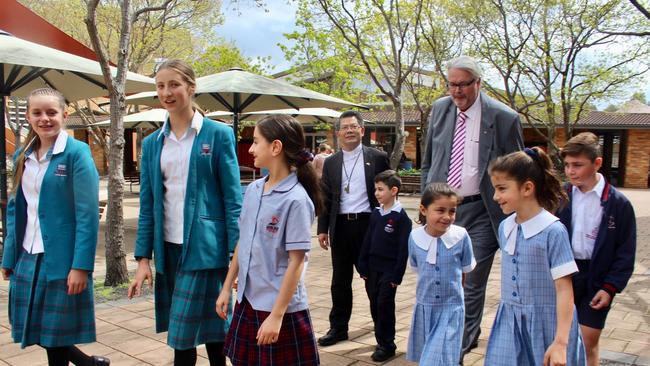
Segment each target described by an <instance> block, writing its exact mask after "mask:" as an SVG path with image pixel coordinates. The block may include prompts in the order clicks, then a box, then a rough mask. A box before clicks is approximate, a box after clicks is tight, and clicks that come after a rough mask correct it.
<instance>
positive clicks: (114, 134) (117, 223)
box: [104, 85, 129, 286]
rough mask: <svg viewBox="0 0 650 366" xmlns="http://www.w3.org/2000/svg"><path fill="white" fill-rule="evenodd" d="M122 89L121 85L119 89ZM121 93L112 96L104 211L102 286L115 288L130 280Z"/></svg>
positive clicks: (123, 109) (122, 101) (123, 103)
mask: <svg viewBox="0 0 650 366" xmlns="http://www.w3.org/2000/svg"><path fill="white" fill-rule="evenodd" d="M118 87H121V88H124V86H123V85H121V86H118ZM123 95H124V93H116V94H114V95H111V139H110V141H111V143H110V151H109V156H108V159H109V161H108V205H107V208H106V211H107V214H106V233H105V239H106V278H105V282H104V284H105V286H116V285H119V284H122V283H126V282H128V280H129V275H128V270H127V267H126V253H125V251H124V215H123V212H124V206H123V198H124V171H123V164H122V162H123V161H124V145H125V140H124V129H123V123H124V122H123V117H122V116H123V115H124V111H125V109H126V107H125V102H124V97H122V98H120V97H119V96H123Z"/></svg>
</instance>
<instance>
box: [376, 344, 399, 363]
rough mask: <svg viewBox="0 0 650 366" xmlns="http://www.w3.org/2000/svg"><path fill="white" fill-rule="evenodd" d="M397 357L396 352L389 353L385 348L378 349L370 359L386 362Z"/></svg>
mask: <svg viewBox="0 0 650 366" xmlns="http://www.w3.org/2000/svg"><path fill="white" fill-rule="evenodd" d="M394 356H395V351H388V350H385V349H383V348H379V347H377V348H376V349H375V352H373V353H372V355H371V356H370V358H371V359H372V360H373V361H375V362H384V361H386V360H388V359H390V358H392V357H394Z"/></svg>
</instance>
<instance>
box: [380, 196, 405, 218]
mask: <svg viewBox="0 0 650 366" xmlns="http://www.w3.org/2000/svg"><path fill="white" fill-rule="evenodd" d="M377 209H378V210H379V214H380V215H382V216H386V215H388V214H389V213H391V212H398V213H399V212H400V211H402V203H401V202H400V201H398V200H395V202H393V205H392V206H391V207H390V209H389V210H385V209H384V205H379V207H377Z"/></svg>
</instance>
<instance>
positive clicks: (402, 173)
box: [397, 168, 421, 177]
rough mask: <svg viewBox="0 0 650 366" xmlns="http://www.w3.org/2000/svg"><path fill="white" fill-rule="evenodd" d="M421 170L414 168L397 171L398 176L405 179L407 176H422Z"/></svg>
mask: <svg viewBox="0 0 650 366" xmlns="http://www.w3.org/2000/svg"><path fill="white" fill-rule="evenodd" d="M420 173H421V172H420V169H416V168H412V169H400V170H398V171H397V175H399V176H400V177H404V176H407V175H420Z"/></svg>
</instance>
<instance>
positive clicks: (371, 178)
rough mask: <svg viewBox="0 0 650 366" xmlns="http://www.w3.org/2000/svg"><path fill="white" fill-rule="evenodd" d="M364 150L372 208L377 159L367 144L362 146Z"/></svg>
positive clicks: (367, 191)
mask: <svg viewBox="0 0 650 366" xmlns="http://www.w3.org/2000/svg"><path fill="white" fill-rule="evenodd" d="M361 151H362V152H363V169H364V173H365V177H366V193H367V194H368V202H370V206H371V207H370V209H373V207H372V201H373V198H374V196H375V195H374V192H375V159H373V157H372V154H371V153H370V149H368V148H367V147H365V146H362V147H361Z"/></svg>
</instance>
